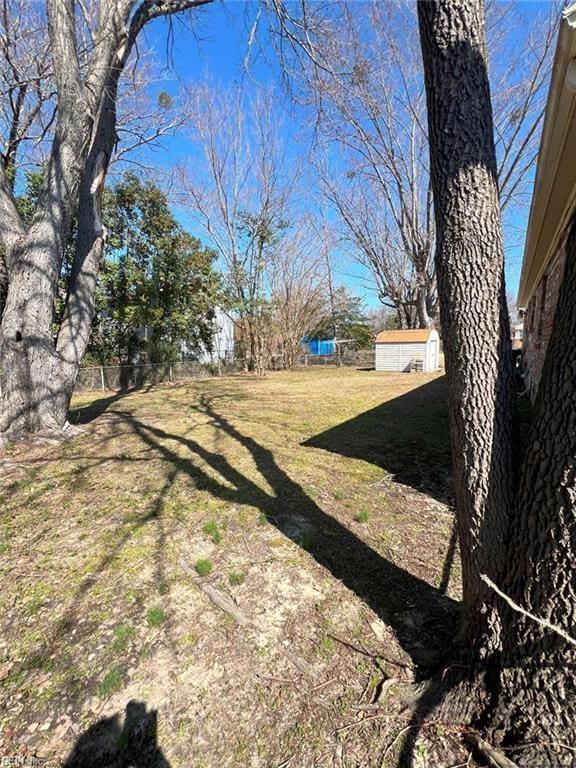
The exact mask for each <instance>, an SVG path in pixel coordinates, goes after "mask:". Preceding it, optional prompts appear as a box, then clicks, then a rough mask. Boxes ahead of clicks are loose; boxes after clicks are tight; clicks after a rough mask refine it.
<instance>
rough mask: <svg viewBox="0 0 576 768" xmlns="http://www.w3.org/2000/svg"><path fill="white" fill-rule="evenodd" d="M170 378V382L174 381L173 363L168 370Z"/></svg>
mask: <svg viewBox="0 0 576 768" xmlns="http://www.w3.org/2000/svg"><path fill="white" fill-rule="evenodd" d="M168 376H169V378H170V381H172V363H170V367H169V368H168Z"/></svg>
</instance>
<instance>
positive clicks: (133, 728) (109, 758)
mask: <svg viewBox="0 0 576 768" xmlns="http://www.w3.org/2000/svg"><path fill="white" fill-rule="evenodd" d="M157 731H158V713H157V712H156V710H150V711H147V708H146V704H145V703H144V702H141V701H129V702H128V704H127V705H126V714H125V717H124V722H123V723H122V724H121V723H120V715H119V714H115V715H113V716H112V717H104V718H102V719H101V720H99V721H98V722H97V723H94V725H91V726H90V727H89V728H88V729H87V730H86V731H84V733H82V734H81V736H79V738H78V740H77V742H76V744H75V745H74V747H73V749H72V751H71V753H70V755H69V756H68V758H67V760H66V762H65V763H63V768H132V766H133V767H134V768H170V764H169V763H168V761H167V760H166V758H165V757H164V755H163V754H162V750H161V749H160V748H159V746H158V741H157Z"/></svg>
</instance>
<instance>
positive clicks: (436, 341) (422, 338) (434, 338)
mask: <svg viewBox="0 0 576 768" xmlns="http://www.w3.org/2000/svg"><path fill="white" fill-rule="evenodd" d="M439 360H440V337H439V336H438V331H435V330H432V329H428V328H426V329H424V330H409V331H380V333H379V334H378V335H377V336H376V352H375V365H374V367H375V368H376V370H377V371H435V370H436V369H437V368H438V366H439Z"/></svg>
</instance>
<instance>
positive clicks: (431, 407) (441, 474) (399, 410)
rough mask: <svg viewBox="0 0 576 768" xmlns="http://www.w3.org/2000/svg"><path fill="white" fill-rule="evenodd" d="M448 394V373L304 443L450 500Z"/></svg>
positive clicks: (439, 497)
mask: <svg viewBox="0 0 576 768" xmlns="http://www.w3.org/2000/svg"><path fill="white" fill-rule="evenodd" d="M407 375H408V374H407ZM384 383H385V380H383V385H384ZM446 397H447V393H446V377H445V376H442V377H441V378H437V379H433V380H432V381H429V382H427V383H426V384H423V385H422V386H421V387H418V388H417V389H413V390H410V392H407V393H406V394H404V395H401V396H400V397H396V398H394V400H389V401H388V402H385V403H382V404H381V405H377V406H376V407H375V408H371V409H370V410H369V411H365V412H364V413H361V414H360V415H359V416H355V417H354V418H352V419H349V420H348V421H345V422H343V423H342V424H338V425H337V426H336V427H331V428H330V429H327V430H326V431H325V432H322V433H321V434H319V435H316V436H314V437H312V438H310V439H309V440H306V442H304V443H303V445H305V446H307V447H310V448H321V449H323V450H325V451H330V452H331V453H337V454H340V455H341V456H348V457H350V458H353V459H362V460H363V461H368V462H370V463H371V464H375V465H376V466H378V467H381V468H382V469H384V470H386V471H387V472H389V473H390V474H391V475H392V476H393V478H394V480H396V482H398V483H402V484H403V485H409V486H411V487H412V488H415V489H416V490H418V491H421V492H422V493H427V494H429V495H431V496H433V497H434V498H436V499H439V500H440V501H442V502H450V501H451V499H452V482H451V467H452V461H451V456H450V436H449V431H448V412H447V407H446Z"/></svg>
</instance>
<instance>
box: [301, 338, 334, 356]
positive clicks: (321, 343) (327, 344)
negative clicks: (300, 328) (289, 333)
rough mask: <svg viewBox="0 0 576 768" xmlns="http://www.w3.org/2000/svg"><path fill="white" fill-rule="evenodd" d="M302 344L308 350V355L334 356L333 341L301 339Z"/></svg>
mask: <svg viewBox="0 0 576 768" xmlns="http://www.w3.org/2000/svg"><path fill="white" fill-rule="evenodd" d="M302 343H303V344H304V345H305V346H306V347H307V348H308V354H309V355H333V354H334V351H335V350H334V348H335V344H334V340H333V339H306V338H304V339H302Z"/></svg>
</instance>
